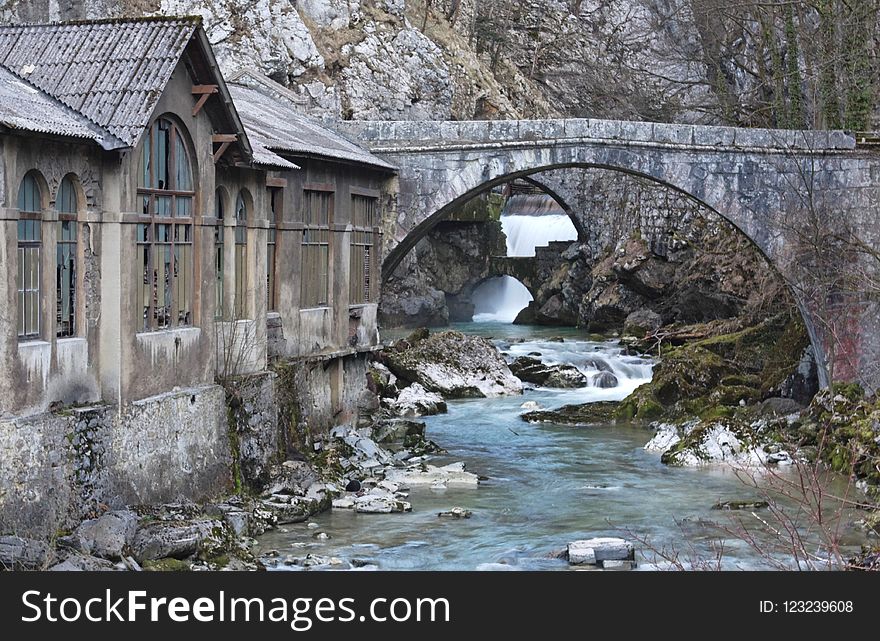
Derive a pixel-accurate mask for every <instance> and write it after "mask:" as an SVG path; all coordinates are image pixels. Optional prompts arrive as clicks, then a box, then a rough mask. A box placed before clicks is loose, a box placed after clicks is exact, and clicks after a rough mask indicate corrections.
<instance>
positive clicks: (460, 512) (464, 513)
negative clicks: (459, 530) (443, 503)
mask: <svg viewBox="0 0 880 641" xmlns="http://www.w3.org/2000/svg"><path fill="white" fill-rule="evenodd" d="M472 515H473V512H471V511H470V510H466V509H465V508H463V507H454V508H452V509H451V510H446V511H444V512H438V513H437V516H439V517H440V518H450V519H469V518H471V516H472Z"/></svg>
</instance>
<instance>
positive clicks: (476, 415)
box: [261, 323, 767, 570]
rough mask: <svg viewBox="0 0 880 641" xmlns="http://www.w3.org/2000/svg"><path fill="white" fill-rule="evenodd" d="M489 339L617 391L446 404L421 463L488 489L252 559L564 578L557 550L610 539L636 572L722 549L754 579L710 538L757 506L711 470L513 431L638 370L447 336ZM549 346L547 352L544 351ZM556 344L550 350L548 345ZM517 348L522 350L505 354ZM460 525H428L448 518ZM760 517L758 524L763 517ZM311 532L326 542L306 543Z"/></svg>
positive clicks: (610, 445)
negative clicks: (431, 451) (436, 449)
mask: <svg viewBox="0 0 880 641" xmlns="http://www.w3.org/2000/svg"><path fill="white" fill-rule="evenodd" d="M457 329H462V330H464V331H468V332H470V333H477V334H483V335H491V336H494V337H495V339H496V341H497V343H498V345H499V347H500V348H501V349H502V350H503V351H504V352H506V353H507V355H508V357H509V358H512V357H514V356H517V355H521V354H528V353H530V352H539V353H540V354H541V358H542V360H544V361H546V362H548V363H561V362H567V363H573V364H575V365H577V366H578V367H580V368H582V369H583V371H585V372H591V371H595V369H594V368H593V365H592V364H593V363H594V362H596V361H597V359H601V360H602V361H604V362H605V363H607V364H608V365H609V366H610V367H611V369H612V370H613V371H614V373H615V375H616V376H617V377H618V379H619V380H620V385H619V386H618V387H615V388H611V389H599V388H593V387H588V388H583V389H575V390H558V389H546V388H537V389H530V390H527V391H526V392H525V393H524V394H523V395H522V396H515V397H506V398H496V399H469V400H459V401H451V402H449V413H448V414H443V415H439V416H432V417H427V418H425V419H424V420H425V422H426V423H427V436H428V438H430V439H432V440H434V441H436V442H437V443H439V444H440V445H441V446H443V447H445V448H446V449H447V450H448V452H449V453H448V455H446V456H443V457H437V459H436V460H435V461H432V463H436V464H445V463H449V462H454V461H464V462H465V463H466V464H467V468H468V469H469V470H471V471H473V472H476V473H479V474H483V475H486V476H488V477H489V480H488V481H485V482H483V483H481V484H480V485H479V486H478V487H476V488H448V489H444V490H435V489H434V490H432V489H427V488H424V489H413V490H412V492H411V494H410V499H409V500H410V501H411V502H412V505H413V511H412V512H411V513H405V514H390V515H373V514H355V513H353V512H350V511H348V510H333V511H330V512H327V513H324V514H320V515H317V516H315V517H314V519H313V520H314V522H316V523H317V524H318V526H319V529H318V530H315V529H309V528H308V527H307V526H306V525H305V524H298V525H289V526H285V528H283V529H284V530H285V531H276V532H273V533H270V534H267V535H265V536H264V537H263V538H262V540H261V547H262V548H263V549H268V548H274V549H278V550H279V551H280V552H282V553H286V554H304V553H307V552H311V553H313V554H319V555H330V556H337V557H340V558H342V559H345V560H349V561H350V560H352V559H360V560H363V561H367V562H369V563H370V564H371V565H374V566H378V567H379V568H380V569H386V570H415V569H418V570H454V569H458V570H475V569H492V570H500V569H528V570H531V569H566V568H568V565H567V563H565V562H564V561H561V560H558V559H555V558H552V556H553V553H554V552H557V551H559V550H560V549H561V548H564V547H565V545H566V544H567V543H568V542H569V541H573V540H576V539H579V538H587V537H592V536H601V535H610V536H622V537H624V538H634V537H635V538H636V539H637V540H639V541H643V540H647V543H636V547H637V548H639V559H640V561H641V563H642V567H651V565H650V563H651V562H654V561H657V560H658V559H657V558H656V554H655V553H654V552H652V551H651V550H652V549H654V550H656V549H664V550H665V549H670V548H672V547H675V548H677V549H679V550H685V551H686V556H685V557H683V558H682V560H683V561H688V560H689V557H690V556H691V554H690V552H687V550H689V549H690V548H691V547H693V549H694V550H696V551H697V553H698V556H701V557H704V558H706V559H711V558H712V557H713V554H714V549H715V547H714V546H715V545H716V542H717V541H719V540H721V541H723V542H724V560H725V564H726V566H727V567H742V568H755V567H761V565H762V559H761V556H760V555H759V554H758V553H757V552H756V551H755V550H754V549H752V548H751V547H750V546H749V545H747V544H745V543H743V542H742V541H741V540H739V539H738V538H737V537H734V536H731V535H729V534H726V533H725V532H724V531H723V530H721V529H719V527H718V526H717V525H716V524H720V525H721V526H725V525H730V524H731V523H732V521H731V519H733V518H736V517H739V516H742V517H744V518H746V519H749V520H752V521H753V519H754V517H752V516H751V515H750V514H749V513H748V512H745V513H742V512H720V511H718V510H713V509H712V505H713V504H715V503H716V502H719V501H727V500H743V499H758V498H760V494H759V492H758V491H757V490H755V489H754V488H748V487H747V486H746V485H745V484H744V483H743V481H741V480H740V478H738V477H737V475H736V474H735V473H733V472H731V471H730V470H726V469H724V468H704V469H685V468H672V467H667V466H665V465H663V464H662V463H661V462H660V458H659V455H657V454H653V453H649V452H646V451H644V449H643V446H644V445H645V443H646V442H647V441H648V440H649V438H650V432H649V431H647V430H646V429H644V428H640V427H634V426H625V425H624V426H620V425H618V426H610V425H609V426H599V427H564V426H557V425H549V424H530V423H526V422H524V421H522V420H521V419H520V414H521V413H522V412H523V411H524V410H523V409H521V408H520V405H522V403H523V402H525V401H536V402H537V403H539V404H541V405H542V406H544V407H548V408H550V407H558V406H560V405H563V404H565V403H583V402H589V401H598V400H620V399H622V398H624V397H625V396H626V395H627V394H629V393H630V392H631V391H632V390H633V389H635V387H637V386H638V385H640V384H642V383H644V382H646V381H648V380H649V379H650V376H651V367H652V364H651V362H650V361H647V360H645V359H642V358H637V357H632V356H626V355H624V354H623V353H621V350H620V348H619V347H618V346H617V345H616V344H615V343H613V342H595V341H589V340H585V339H584V338H583V337H582V336H579V335H578V332H577V331H575V330H560V329H559V328H537V327H521V326H512V325H504V324H499V323H476V324H469V325H463V326H459V327H457ZM551 336H552V337H554V340H548V339H549V338H550V337H551ZM559 336H563V337H565V341H564V342H558V340H556V339H555V337H559ZM526 337H528V339H527V340H526V341H525V342H515V341H518V340H522V339H523V338H526ZM456 506H460V507H464V508H466V509H468V510H471V511H472V512H473V516H472V517H471V518H469V519H461V520H455V519H448V518H438V517H437V513H438V512H441V511H444V510H448V509H450V508H452V507H456ZM764 512H765V516H764V517H763V518H767V517H766V511H764ZM316 531H321V532H327V533H328V534H330V536H331V537H332V538H331V539H329V540H326V541H317V540H315V539H314V538H313V534H314V533H315V532H316Z"/></svg>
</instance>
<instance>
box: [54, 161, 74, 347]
mask: <svg viewBox="0 0 880 641" xmlns="http://www.w3.org/2000/svg"><path fill="white" fill-rule="evenodd" d="M55 209H56V210H57V211H58V236H57V238H56V245H55V321H56V322H55V333H56V335H57V336H59V337H61V336H75V335H76V329H77V328H76V255H77V251H76V243H77V234H76V212H77V209H78V207H77V196H76V186H75V185H74V183H73V179H72V178H71V177H70V176H65V177H64V178H63V179H62V180H61V184H60V185H59V186H58V195H57V196H56V198H55Z"/></svg>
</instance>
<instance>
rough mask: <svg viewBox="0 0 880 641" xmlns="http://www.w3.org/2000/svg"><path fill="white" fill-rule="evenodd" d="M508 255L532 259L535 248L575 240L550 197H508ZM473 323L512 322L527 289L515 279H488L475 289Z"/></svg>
mask: <svg viewBox="0 0 880 641" xmlns="http://www.w3.org/2000/svg"><path fill="white" fill-rule="evenodd" d="M501 228H502V229H503V230H504V235H505V236H506V237H507V255H508V256H534V255H535V248H536V247H544V246H546V245H548V244H549V243H551V242H552V241H554V240H577V230H576V229H575V228H574V225H573V224H572V222H571V219H570V218H569V217H568V215H566V213H565V211H564V210H563V209H562V208H561V207H560V206H559V204H558V203H557V202H556V201H555V200H553V199H552V198H551V197H549V196H546V195H540V194H517V195H514V196H511V197H510V198H509V199H508V200H507V202H506V203H505V205H504V210H503V211H502V212H501ZM471 300H473V302H474V321H475V322H478V323H484V322H492V321H494V322H498V323H512V322H513V321H514V319H515V318H516V315H517V314H519V312H520V311H521V310H522V309H523V308H524V307H527V306H528V304H529V303H530V302H531V301H532V295H531V294H530V293H529V290H527V289H526V288H525V286H524V285H523V284H522V283H520V282H519V281H518V280H516V279H515V278H511V277H510V276H499V277H498V278H490V279H489V280H487V281H486V282H484V283H482V284H481V285H480V286H479V287H477V288H476V289H475V290H474V293H473V294H472V295H471Z"/></svg>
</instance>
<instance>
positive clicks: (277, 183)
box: [266, 176, 287, 189]
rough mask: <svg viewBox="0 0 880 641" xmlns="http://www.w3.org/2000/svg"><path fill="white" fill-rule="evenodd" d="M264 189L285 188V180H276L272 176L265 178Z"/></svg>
mask: <svg viewBox="0 0 880 641" xmlns="http://www.w3.org/2000/svg"><path fill="white" fill-rule="evenodd" d="M266 187H281V188H282V189H283V188H285V187H287V178H276V177H274V176H267V177H266Z"/></svg>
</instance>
